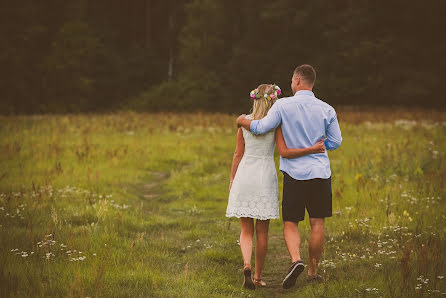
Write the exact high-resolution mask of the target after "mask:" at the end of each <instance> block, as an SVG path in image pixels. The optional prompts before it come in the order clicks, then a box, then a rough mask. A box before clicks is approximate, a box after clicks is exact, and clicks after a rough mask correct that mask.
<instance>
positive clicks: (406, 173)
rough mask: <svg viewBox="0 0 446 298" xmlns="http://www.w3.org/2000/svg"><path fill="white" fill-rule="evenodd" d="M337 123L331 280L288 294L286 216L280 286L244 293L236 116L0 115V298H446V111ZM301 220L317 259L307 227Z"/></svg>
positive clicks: (277, 235) (351, 116) (274, 257)
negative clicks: (234, 201) (233, 199)
mask: <svg viewBox="0 0 446 298" xmlns="http://www.w3.org/2000/svg"><path fill="white" fill-rule="evenodd" d="M338 118H339V120H340V125H341V130H342V135H343V139H344V141H343V144H342V146H341V147H340V148H339V149H338V150H336V151H333V152H329V156H330V159H331V166H332V173H333V176H332V179H333V180H332V183H333V195H334V201H333V211H334V215H333V217H332V218H330V219H327V221H326V244H325V248H324V252H323V258H322V261H321V266H320V270H321V274H323V275H324V277H325V282H324V283H322V284H318V285H308V284H306V283H305V281H304V278H299V280H298V283H297V285H296V287H294V288H292V289H290V290H287V291H285V290H283V289H281V287H280V283H281V280H282V278H283V277H284V275H285V273H286V270H287V268H288V266H289V263H290V260H289V258H288V254H287V251H286V248H285V243H284V240H283V236H282V232H281V229H282V222H281V221H280V220H274V221H272V222H271V227H270V248H269V252H268V256H267V260H266V264H265V269H264V279H265V281H266V282H267V283H268V287H266V288H264V289H256V290H255V291H252V292H251V291H250V292H247V291H246V290H244V289H242V288H241V282H242V273H241V268H242V265H243V262H242V259H241V254H240V248H239V246H238V242H237V240H238V237H239V223H238V221H237V220H236V219H227V218H225V216H224V214H225V208H226V203H227V195H228V193H227V187H228V182H229V171H230V166H231V161H232V154H233V151H234V148H235V133H236V127H235V122H234V116H233V115H224V114H217V115H207V114H137V113H117V114H108V115H52V116H23V117H22V116H15V117H13V116H11V117H0V244H1V249H0V268H1V270H0V288H1V290H0V295H1V296H2V297H8V296H13V297H15V296H19V297H27V296H76V297H77V296H84V297H86V296H89V297H93V296H104V297H108V296H159V297H178V296H186V297H210V296H217V297H224V296H247V295H250V296H253V297H254V296H259V297H270V296H282V295H283V296H290V297H294V296H296V295H302V296H303V297H312V296H330V297H331V296H342V297H345V296H348V297H357V296H385V297H392V296H393V297H418V296H428V295H438V296H440V295H442V294H443V293H446V281H445V279H444V277H443V276H444V275H445V274H446V272H445V269H446V257H445V253H446V241H445V230H446V226H445V224H444V220H445V212H444V211H445V210H446V209H445V207H446V203H445V195H446V192H445V187H444V186H445V178H444V177H446V163H445V157H446V138H445V133H446V115H445V113H443V112H441V111H422V110H397V111H395V110H393V111H391V112H388V111H383V110H375V111H359V110H354V109H340V110H339V111H338ZM276 163H277V166H278V156H277V155H276ZM279 183H280V184H281V183H282V175H279ZM280 199H281V197H280ZM299 227H300V230H301V235H302V239H303V243H302V249H303V258H304V261H307V260H308V254H307V249H308V237H309V225H308V222H307V221H305V222H303V223H301V224H300V226H299ZM443 295H444V294H443Z"/></svg>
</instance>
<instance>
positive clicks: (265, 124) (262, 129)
mask: <svg viewBox="0 0 446 298" xmlns="http://www.w3.org/2000/svg"><path fill="white" fill-rule="evenodd" d="M281 122H282V117H281V115H280V111H279V108H278V103H277V102H276V103H275V104H274V105H273V106H272V107H271V109H270V110H269V111H268V114H267V115H266V116H265V117H264V118H263V119H260V120H253V121H251V126H250V128H251V132H252V133H253V134H255V135H263V134H265V133H267V132H268V131H270V130H271V129H274V128H277V127H278V126H279V125H280V123H281Z"/></svg>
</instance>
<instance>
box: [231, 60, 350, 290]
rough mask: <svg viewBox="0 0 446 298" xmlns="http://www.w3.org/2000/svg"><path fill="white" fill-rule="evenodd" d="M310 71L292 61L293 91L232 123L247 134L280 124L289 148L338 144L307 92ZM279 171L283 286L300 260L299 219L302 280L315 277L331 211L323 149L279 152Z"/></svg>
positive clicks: (332, 122) (332, 126)
mask: <svg viewBox="0 0 446 298" xmlns="http://www.w3.org/2000/svg"><path fill="white" fill-rule="evenodd" d="M315 80H316V71H315V70H314V68H313V67H312V66H311V65H308V64H304V65H301V66H298V67H297V68H296V69H295V70H294V73H293V77H292V80H291V90H292V91H293V94H294V96H291V97H285V98H281V99H279V100H278V101H277V102H276V103H275V104H274V105H273V106H272V107H271V109H270V110H269V112H268V114H267V116H265V117H264V118H263V119H260V120H249V119H246V118H245V115H241V116H240V117H239V118H238V119H237V124H238V125H240V126H243V127H244V128H246V129H247V130H251V132H252V133H253V134H257V135H261V134H265V133H266V132H268V131H270V130H272V129H275V128H277V127H278V126H279V125H281V126H282V131H283V137H284V140H285V143H286V145H287V147H289V148H307V147H311V146H313V145H314V144H315V143H317V142H318V141H320V140H322V139H324V144H325V147H326V149H327V150H334V149H336V148H338V147H339V146H340V145H341V142H342V137H341V130H340V128H339V124H338V120H337V116H336V112H335V110H334V109H333V107H331V106H330V105H328V104H327V103H325V102H323V101H321V100H319V99H317V98H316V97H315V96H314V93H313V92H312V90H313V86H314V82H315ZM279 168H280V171H281V172H282V173H283V175H284V178H283V200H282V217H283V221H284V228H283V234H284V237H285V242H286V244H287V248H288V252H289V254H290V256H291V261H292V265H291V267H290V269H289V270H288V273H287V275H286V277H285V279H284V280H283V283H282V286H283V288H285V289H287V288H290V287H292V286H294V285H295V283H296V279H297V277H298V276H299V275H300V273H302V271H303V269H304V264H303V262H302V260H301V257H300V243H301V240H300V235H299V230H298V223H299V221H302V220H304V218H305V209H306V210H307V212H308V215H309V217H310V225H311V237H310V242H309V255H310V260H309V267H308V277H307V280H308V281H321V280H322V277H321V276H320V275H318V274H317V265H318V263H319V259H320V257H321V253H322V249H323V245H324V219H325V217H330V216H331V215H332V192H331V169H330V160H329V158H328V154H327V152H326V151H325V152H324V153H317V154H310V155H305V156H302V157H299V158H292V159H287V158H283V157H282V156H281V157H280V167H279Z"/></svg>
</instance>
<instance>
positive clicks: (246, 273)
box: [243, 266, 256, 290]
mask: <svg viewBox="0 0 446 298" xmlns="http://www.w3.org/2000/svg"><path fill="white" fill-rule="evenodd" d="M251 275H252V272H251V267H248V266H245V268H243V278H244V280H243V287H244V288H246V289H250V290H254V289H255V288H256V286H255V285H254V283H253V282H252V276H251Z"/></svg>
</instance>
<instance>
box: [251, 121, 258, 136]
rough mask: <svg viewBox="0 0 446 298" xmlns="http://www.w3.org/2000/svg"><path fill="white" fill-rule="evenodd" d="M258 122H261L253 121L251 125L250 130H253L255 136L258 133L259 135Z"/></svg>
mask: <svg viewBox="0 0 446 298" xmlns="http://www.w3.org/2000/svg"><path fill="white" fill-rule="evenodd" d="M257 122H259V120H252V121H251V125H250V127H249V129H250V130H251V132H252V133H253V134H256V133H257V130H256V128H257Z"/></svg>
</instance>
